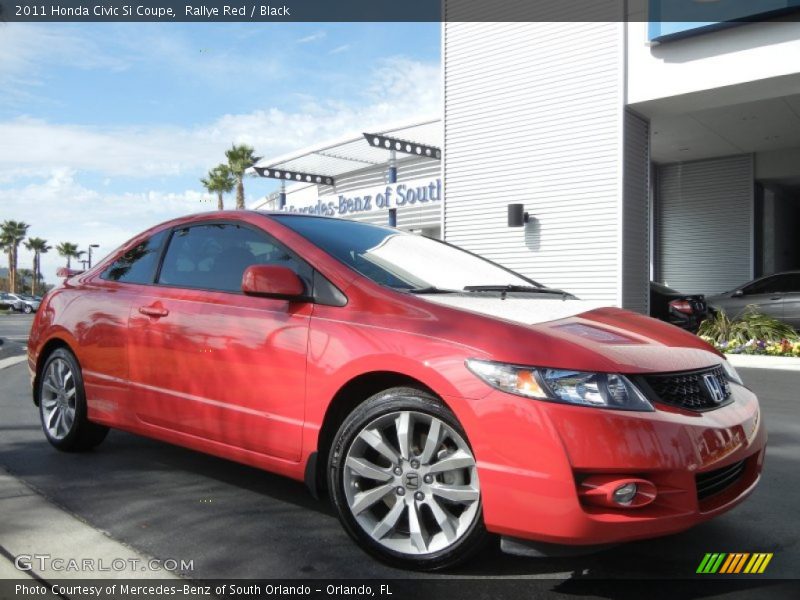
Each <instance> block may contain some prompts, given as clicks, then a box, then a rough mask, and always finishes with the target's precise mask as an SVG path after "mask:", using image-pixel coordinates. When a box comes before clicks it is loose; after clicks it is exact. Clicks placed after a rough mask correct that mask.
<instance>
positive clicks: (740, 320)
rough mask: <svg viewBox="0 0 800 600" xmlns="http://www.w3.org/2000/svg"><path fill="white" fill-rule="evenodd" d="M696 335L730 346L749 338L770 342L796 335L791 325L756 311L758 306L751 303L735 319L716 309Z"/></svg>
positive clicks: (739, 343)
mask: <svg viewBox="0 0 800 600" xmlns="http://www.w3.org/2000/svg"><path fill="white" fill-rule="evenodd" d="M698 335H700V336H701V337H703V338H706V339H710V340H712V341H713V342H715V343H716V344H723V343H727V344H726V345H731V346H742V345H744V344H746V343H747V342H749V341H750V340H761V341H763V342H765V343H770V342H780V341H781V340H783V339H792V338H795V337H797V333H796V332H795V330H794V328H793V327H792V326H791V325H788V324H787V323H783V322H782V321H779V320H778V319H775V318H773V317H770V316H768V315H765V314H764V313H761V312H758V307H756V306H754V305H752V304H751V305H749V306H747V307H746V308H745V309H744V312H743V313H742V314H741V315H739V316H738V317H737V318H735V319H731V318H729V317H728V315H726V314H725V311H724V310H718V311H717V313H716V314H715V315H714V316H712V317H709V318H707V319H706V320H705V321H703V322H702V323H701V324H700V331H698Z"/></svg>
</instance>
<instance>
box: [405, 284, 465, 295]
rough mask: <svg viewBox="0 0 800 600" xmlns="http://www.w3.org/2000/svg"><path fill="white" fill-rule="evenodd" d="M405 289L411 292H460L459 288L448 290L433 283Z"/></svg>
mask: <svg viewBox="0 0 800 600" xmlns="http://www.w3.org/2000/svg"><path fill="white" fill-rule="evenodd" d="M403 291H405V292H408V293H409V294H455V293H457V292H458V290H446V289H443V288H437V287H435V286H432V285H429V286H426V287H418V288H411V289H408V290H403Z"/></svg>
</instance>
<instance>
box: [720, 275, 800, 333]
mask: <svg viewBox="0 0 800 600" xmlns="http://www.w3.org/2000/svg"><path fill="white" fill-rule="evenodd" d="M706 301H707V302H708V306H709V308H711V309H722V310H724V311H725V314H727V315H728V316H729V317H731V318H735V317H737V316H738V315H740V314H742V312H743V311H744V309H745V308H746V307H747V306H749V305H751V304H752V305H755V306H756V307H757V308H758V310H759V312H762V313H764V314H767V315H769V316H771V317H774V318H776V319H778V320H780V321H784V322H785V323H788V324H789V325H791V326H792V327H794V328H795V329H797V330H800V271H786V272H784V273H774V274H773V275H766V276H764V277H759V278H758V279H754V280H753V281H749V282H748V283H745V284H743V285H741V286H739V287H737V288H736V289H733V290H731V291H729V292H725V293H723V294H718V295H716V296H708V297H706Z"/></svg>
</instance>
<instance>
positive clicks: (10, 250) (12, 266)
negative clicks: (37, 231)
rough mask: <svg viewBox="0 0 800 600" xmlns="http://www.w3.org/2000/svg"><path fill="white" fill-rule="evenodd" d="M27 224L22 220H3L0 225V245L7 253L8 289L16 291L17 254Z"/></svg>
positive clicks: (26, 231)
mask: <svg viewBox="0 0 800 600" xmlns="http://www.w3.org/2000/svg"><path fill="white" fill-rule="evenodd" d="M28 227H30V225H28V224H27V223H23V222H22V221H3V224H2V225H0V247H2V248H3V249H4V250H5V251H6V253H7V254H8V289H9V291H10V292H12V293H14V292H16V291H17V254H18V253H19V245H20V243H21V242H22V240H24V239H25V236H26V235H27V234H28Z"/></svg>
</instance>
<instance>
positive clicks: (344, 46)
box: [328, 44, 350, 54]
mask: <svg viewBox="0 0 800 600" xmlns="http://www.w3.org/2000/svg"><path fill="white" fill-rule="evenodd" d="M349 49H350V44H342V45H341V46H336V48H334V49H333V50H331V51H330V52H328V54H341V53H342V52H346V51H347V50H349Z"/></svg>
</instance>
